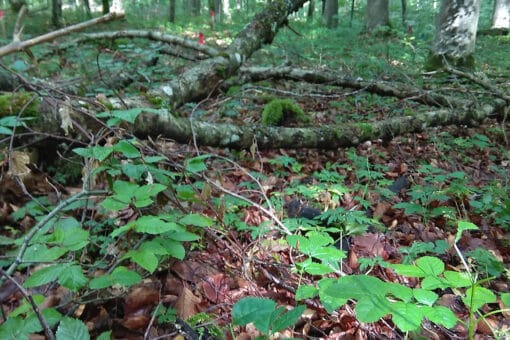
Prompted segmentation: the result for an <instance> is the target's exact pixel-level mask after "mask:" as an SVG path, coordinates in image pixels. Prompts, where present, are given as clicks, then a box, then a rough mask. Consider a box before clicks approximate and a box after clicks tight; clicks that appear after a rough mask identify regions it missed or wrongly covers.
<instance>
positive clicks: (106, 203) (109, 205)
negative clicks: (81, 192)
mask: <svg viewBox="0 0 510 340" xmlns="http://www.w3.org/2000/svg"><path fill="white" fill-rule="evenodd" d="M128 203H129V202H123V201H119V200H118V199H117V198H116V197H106V198H105V199H104V200H103V202H101V206H102V207H103V208H105V209H108V210H111V211H118V210H122V209H124V208H125V207H127V205H128Z"/></svg>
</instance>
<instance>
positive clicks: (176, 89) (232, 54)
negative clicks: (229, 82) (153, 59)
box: [150, 0, 307, 108]
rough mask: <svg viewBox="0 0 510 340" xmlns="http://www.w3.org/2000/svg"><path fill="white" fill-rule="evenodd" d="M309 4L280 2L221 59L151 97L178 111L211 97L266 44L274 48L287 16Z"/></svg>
mask: <svg viewBox="0 0 510 340" xmlns="http://www.w3.org/2000/svg"><path fill="white" fill-rule="evenodd" d="M306 1H307V0H289V1H277V2H272V3H271V4H269V5H267V6H266V7H265V9H264V10H262V11H261V12H260V13H258V14H257V15H255V17H254V18H253V20H252V21H251V22H250V23H249V24H248V25H247V26H246V27H245V28H244V29H243V30H242V31H241V32H240V33H239V34H237V36H236V37H235V39H234V41H233V42H232V43H231V44H230V45H229V46H228V47H227V48H226V49H225V51H223V52H221V53H220V55H219V56H216V57H213V58H210V59H207V60H204V61H202V62H201V63H199V64H197V65H196V66H194V67H191V68H189V69H187V70H186V71H185V72H184V73H182V74H181V75H180V76H179V77H176V79H174V80H173V81H171V82H169V83H167V84H165V85H163V86H161V87H160V88H159V89H156V90H154V91H151V92H150V95H152V96H156V97H161V98H164V99H166V100H168V101H169V103H170V105H171V107H174V108H175V107H178V106H180V105H182V104H183V103H187V102H192V101H200V100H202V99H203V98H206V97H207V96H209V95H211V94H212V93H213V92H215V91H216V90H217V89H218V87H219V86H220V84H221V83H222V82H223V81H224V80H225V79H227V78H229V77H231V76H233V75H235V73H236V72H237V70H238V69H239V67H241V65H242V64H243V63H244V62H245V61H246V60H247V59H248V58H250V56H251V55H252V54H253V53H254V52H255V51H257V50H258V49H259V48H260V47H261V46H262V44H270V43H271V42H272V41H273V38H274V37H275V36H276V34H277V33H278V30H279V28H280V27H282V26H283V25H284V24H285V23H286V21H287V16H288V15H289V14H291V13H293V12H295V11H297V10H298V9H300V8H301V7H302V6H303V4H304V3H305V2H306Z"/></svg>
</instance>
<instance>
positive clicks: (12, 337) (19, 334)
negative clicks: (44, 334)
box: [0, 317, 37, 340]
mask: <svg viewBox="0 0 510 340" xmlns="http://www.w3.org/2000/svg"><path fill="white" fill-rule="evenodd" d="M25 324H26V323H25V320H23V319H22V318H21V317H8V318H7V321H5V322H4V323H3V324H1V325H0V339H6V340H7V339H8V340H25V339H26V340H28V335H29V334H30V333H33V332H37V329H28V327H25Z"/></svg>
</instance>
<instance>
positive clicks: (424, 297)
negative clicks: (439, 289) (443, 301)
mask: <svg viewBox="0 0 510 340" xmlns="http://www.w3.org/2000/svg"><path fill="white" fill-rule="evenodd" d="M413 296H414V298H415V299H416V301H418V302H419V303H422V304H424V305H427V306H432V305H433V304H434V303H435V302H436V301H437V299H438V297H439V296H438V295H437V294H436V293H434V292H432V291H430V290H426V289H420V288H415V289H413Z"/></svg>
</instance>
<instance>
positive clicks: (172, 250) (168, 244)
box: [163, 239, 186, 260]
mask: <svg viewBox="0 0 510 340" xmlns="http://www.w3.org/2000/svg"><path fill="white" fill-rule="evenodd" d="M163 246H164V247H165V248H166V250H167V254H168V255H170V256H172V257H175V258H176V259H178V260H183V259H184V256H185V255H186V249H184V246H183V245H182V243H181V242H178V241H174V240H168V239H167V240H166V241H165V242H164V244H163Z"/></svg>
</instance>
